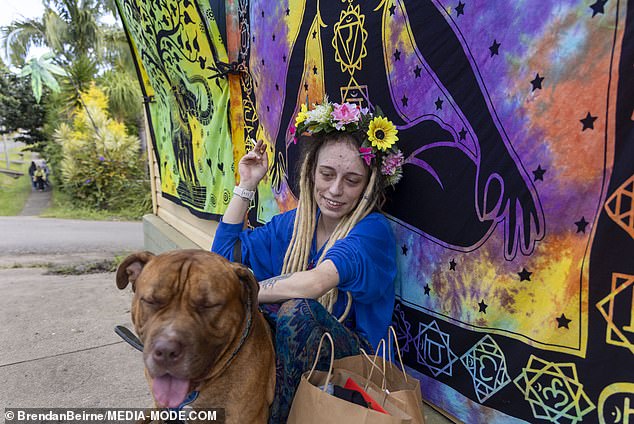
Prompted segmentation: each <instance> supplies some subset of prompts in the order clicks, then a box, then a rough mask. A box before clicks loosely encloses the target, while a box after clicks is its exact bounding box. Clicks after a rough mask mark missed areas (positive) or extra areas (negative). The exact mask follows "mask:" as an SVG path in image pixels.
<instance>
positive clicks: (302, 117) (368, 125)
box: [291, 98, 404, 186]
mask: <svg viewBox="0 0 634 424" xmlns="http://www.w3.org/2000/svg"><path fill="white" fill-rule="evenodd" d="M334 131H341V132H362V133H363V134H364V135H365V136H366V137H364V138H365V140H364V141H363V144H362V145H361V147H360V148H359V155H360V156H361V158H362V159H363V160H364V161H365V163H366V164H367V165H368V166H370V165H371V164H372V161H373V160H377V161H380V164H381V174H383V175H384V176H385V177H386V180H387V183H388V184H390V185H392V186H393V185H395V184H396V183H398V182H399V181H400V179H401V177H402V176H403V170H402V166H403V162H404V158H403V153H401V151H400V150H399V149H398V147H397V146H396V142H397V141H398V130H397V129H396V127H395V126H394V124H393V123H392V121H390V120H389V119H387V118H386V117H384V116H383V113H382V112H381V109H380V108H378V107H377V108H376V110H375V113H371V112H370V111H369V109H368V108H361V107H359V106H358V105H356V104H353V103H348V102H344V103H341V104H339V103H331V102H329V101H328V98H324V101H323V102H322V103H320V104H317V103H316V104H313V107H312V109H310V110H309V109H308V107H307V105H305V104H302V105H301V108H300V111H299V112H298V113H297V116H296V117H295V127H293V128H291V134H292V135H293V136H295V134H303V133H309V134H319V133H323V134H328V133H331V132H334Z"/></svg>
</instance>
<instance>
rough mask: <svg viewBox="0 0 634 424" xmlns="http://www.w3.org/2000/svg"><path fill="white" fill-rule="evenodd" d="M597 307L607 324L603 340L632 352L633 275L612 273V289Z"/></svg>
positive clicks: (633, 334) (633, 324) (633, 326)
mask: <svg viewBox="0 0 634 424" xmlns="http://www.w3.org/2000/svg"><path fill="white" fill-rule="evenodd" d="M597 309H599V312H601V315H603V318H605V321H606V322H607V324H608V327H607V329H606V334H605V342H606V343H608V344H611V345H615V346H622V347H625V348H627V349H629V350H630V352H632V353H634V275H628V274H619V273H616V272H615V273H613V274H612V290H610V294H609V295H607V296H606V297H604V298H603V299H601V301H599V303H597ZM621 311H623V312H625V313H623V312H621ZM627 311H629V314H628V313H627Z"/></svg>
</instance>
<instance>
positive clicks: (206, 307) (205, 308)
mask: <svg viewBox="0 0 634 424" xmlns="http://www.w3.org/2000/svg"><path fill="white" fill-rule="evenodd" d="M221 306H222V304H221V303H209V302H205V303H199V304H197V305H196V307H197V308H198V309H199V310H201V311H209V310H212V309H216V308H219V307H221Z"/></svg>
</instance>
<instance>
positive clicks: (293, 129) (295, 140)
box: [288, 125, 297, 144]
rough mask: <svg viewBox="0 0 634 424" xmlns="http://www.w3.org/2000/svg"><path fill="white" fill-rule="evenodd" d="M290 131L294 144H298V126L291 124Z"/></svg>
mask: <svg viewBox="0 0 634 424" xmlns="http://www.w3.org/2000/svg"><path fill="white" fill-rule="evenodd" d="M288 132H289V133H290V134H291V135H292V136H293V144H297V137H296V136H295V133H296V132H297V127H295V125H291V127H290V128H289V130H288Z"/></svg>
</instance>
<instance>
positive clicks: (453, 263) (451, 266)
mask: <svg viewBox="0 0 634 424" xmlns="http://www.w3.org/2000/svg"><path fill="white" fill-rule="evenodd" d="M449 270H450V271H455V270H456V261H454V260H453V259H452V260H450V261H449Z"/></svg>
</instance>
